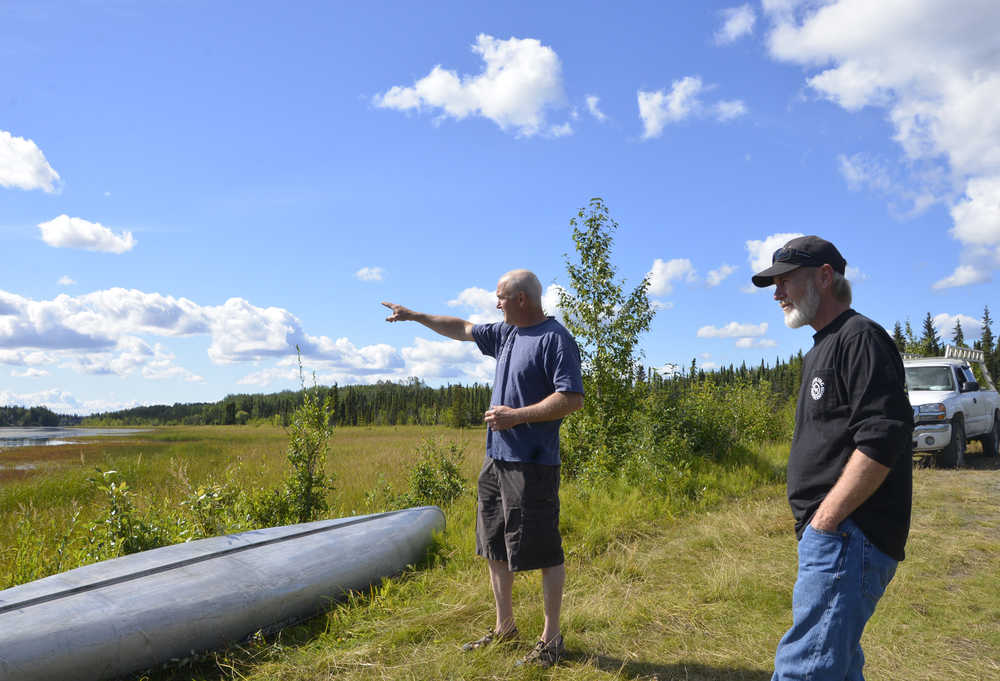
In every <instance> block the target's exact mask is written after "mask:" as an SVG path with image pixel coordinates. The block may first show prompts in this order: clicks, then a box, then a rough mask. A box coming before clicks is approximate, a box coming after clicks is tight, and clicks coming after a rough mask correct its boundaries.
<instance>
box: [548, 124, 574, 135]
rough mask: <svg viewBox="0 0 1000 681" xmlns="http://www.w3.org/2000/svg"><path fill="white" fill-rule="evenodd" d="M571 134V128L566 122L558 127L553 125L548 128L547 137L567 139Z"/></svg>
mask: <svg viewBox="0 0 1000 681" xmlns="http://www.w3.org/2000/svg"><path fill="white" fill-rule="evenodd" d="M572 134H573V126H572V125H570V124H569V123H568V122H566V123H562V124H560V125H553V126H552V127H550V128H549V135H551V136H552V137H569V136H570V135H572Z"/></svg>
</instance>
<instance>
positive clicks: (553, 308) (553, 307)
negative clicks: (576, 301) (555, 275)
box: [542, 284, 563, 322]
mask: <svg viewBox="0 0 1000 681" xmlns="http://www.w3.org/2000/svg"><path fill="white" fill-rule="evenodd" d="M561 290H563V288H562V286H560V285H559V284H549V286H548V288H546V289H545V291H544V292H543V293H542V310H543V311H544V312H545V314H548V315H552V316H553V317H555V318H556V319H558V320H559V321H560V322H561V321H562V320H563V314H562V310H561V309H560V308H559V292H560V291H561Z"/></svg>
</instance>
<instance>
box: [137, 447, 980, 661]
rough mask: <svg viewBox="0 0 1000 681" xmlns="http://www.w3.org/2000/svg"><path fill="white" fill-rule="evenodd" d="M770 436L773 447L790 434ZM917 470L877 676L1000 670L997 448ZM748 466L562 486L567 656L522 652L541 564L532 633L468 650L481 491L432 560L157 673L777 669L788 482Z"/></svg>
mask: <svg viewBox="0 0 1000 681" xmlns="http://www.w3.org/2000/svg"><path fill="white" fill-rule="evenodd" d="M769 451H770V452H771V454H770V455H765V456H764V457H763V458H765V459H767V458H768V456H780V452H781V448H780V447H771V448H769ZM979 463H980V464H981V465H982V464H983V463H984V462H982V461H980V462H979ZM915 475H916V478H915V499H916V501H915V508H914V515H913V528H912V533H911V539H910V543H909V545H908V554H909V557H908V559H907V560H906V561H905V562H903V563H902V564H901V566H900V569H899V572H898V574H897V577H896V579H895V580H894V582H893V583H892V585H891V586H890V588H889V590H888V592H887V594H886V596H885V597H884V599H883V601H882V603H881V604H880V606H879V609H878V610H877V612H876V615H875V617H874V618H873V619H872V621H871V623H870V624H869V627H868V629H867V631H866V634H865V639H864V641H863V644H864V646H865V651H866V655H867V658H868V665H867V668H866V672H867V676H868V678H871V679H889V680H898V681H932V680H933V681H938V680H939V679H950V680H951V679H954V680H957V681H973V680H976V681H979V680H983V679H992V678H998V674H1000V595H998V590H997V588H996V566H997V565H998V564H1000V470H998V466H997V463H996V461H995V460H993V461H992V462H990V461H985V468H980V469H979V470H966V471H957V472H956V471H940V470H933V469H921V470H917V471H915ZM720 477H722V478H726V479H728V478H727V476H720ZM734 479H735V478H734ZM743 479H744V480H745V483H744V484H743V485H742V486H741V487H740V488H738V489H737V488H732V489H731V491H732V492H733V493H734V495H732V496H723V495H720V496H719V497H718V498H714V499H711V500H709V499H705V498H703V499H700V500H695V499H691V498H683V499H679V500H677V501H667V500H664V499H650V498H648V497H644V496H643V495H641V494H636V493H635V492H634V490H629V489H625V488H624V487H612V488H610V489H608V490H606V491H605V492H604V493H603V494H597V493H595V492H594V491H592V490H588V489H584V488H581V487H578V486H577V485H576V484H574V483H572V482H571V483H567V484H565V485H564V487H563V494H562V496H563V514H564V519H565V520H566V521H567V522H566V523H565V524H566V528H565V529H566V533H565V540H566V544H567V549H568V556H569V557H568V560H567V568H568V574H569V578H568V582H567V589H566V597H565V604H564V611H563V629H564V632H565V634H566V641H567V646H568V654H567V657H566V658H565V661H564V662H563V663H562V664H560V665H559V666H558V667H556V668H555V669H552V670H549V671H544V672H543V671H540V670H535V669H519V668H516V667H515V666H514V662H515V661H516V660H517V659H518V657H520V656H521V655H523V654H524V653H525V652H526V651H527V650H528V648H529V647H530V646H531V644H532V641H533V636H534V635H536V634H537V632H538V631H539V630H540V629H541V624H542V613H541V603H540V598H539V583H538V578H537V575H531V574H529V575H522V576H519V577H518V578H517V581H516V582H515V589H514V598H515V603H516V606H517V613H518V624H519V627H520V630H521V632H522V635H521V640H520V641H518V642H516V643H515V644H513V645H510V646H506V647H501V648H497V649H493V650H490V649H487V650H483V651H477V652H474V653H468V654H463V653H461V652H460V650H459V648H460V645H461V644H462V643H463V642H464V641H466V640H469V639H470V638H471V637H473V636H476V635H478V634H479V633H481V632H482V631H484V630H485V629H487V628H488V627H489V626H490V625H491V624H492V617H493V615H492V609H491V605H490V604H491V598H492V597H491V595H490V590H489V585H488V583H487V580H486V578H485V570H484V567H483V565H482V563H481V561H480V560H478V559H476V558H474V557H473V556H472V555H471V552H472V539H471V534H472V526H473V518H472V509H471V507H472V500H471V497H470V498H468V499H466V501H467V503H464V504H463V503H461V502H460V503H458V504H457V505H455V506H454V507H453V508H452V510H451V512H450V514H449V517H448V522H449V528H448V530H447V531H446V533H445V534H444V535H443V537H442V538H441V547H440V549H439V551H438V552H437V554H436V555H437V558H436V562H435V564H434V565H433V566H432V567H431V568H430V569H427V570H423V571H420V572H414V573H410V574H408V575H404V576H403V577H401V578H399V579H395V580H387V581H386V582H384V583H383V585H382V586H381V587H380V588H377V589H374V590H373V591H372V592H370V593H368V594H362V595H358V596H355V597H354V598H353V599H352V600H351V601H349V602H347V603H342V604H339V605H337V606H335V607H334V608H333V609H332V610H331V611H330V612H329V613H328V614H326V615H324V616H322V617H318V618H316V619H314V620H312V621H311V622H310V623H308V624H307V625H305V626H303V627H299V628H294V629H291V630H286V631H285V632H282V634H280V635H278V636H277V637H274V638H272V639H270V640H264V639H261V640H258V641H257V642H256V643H254V644H252V645H251V646H249V647H245V648H243V649H240V650H236V649H232V650H230V651H227V652H225V653H222V654H219V655H217V656H215V657H212V658H211V659H203V660H202V661H201V662H200V663H198V664H196V665H194V666H193V667H190V668H185V669H183V670H180V669H175V670H165V671H159V672H157V673H155V674H152V675H149V676H147V678H148V679H150V680H154V681H165V680H167V679H170V680H171V681H173V680H179V679H200V680H204V681H209V680H212V681H215V680H216V679H252V680H254V681H257V680H261V681H263V680H264V679H284V680H288V681H306V680H308V681H314V680H317V681H318V680H319V679H331V678H336V679H338V680H344V681H353V680H361V679H385V680H396V679H398V680H401V681H402V680H427V681H431V680H438V679H483V680H487V679H508V678H509V679H595V680H598V679H599V680H605V679H642V680H644V681H651V680H653V679H655V680H657V681H668V680H669V681H718V680H724V681H737V680H740V681H767V680H768V679H770V677H771V664H772V656H773V654H774V647H775V645H776V643H777V641H778V639H779V638H780V637H781V635H782V634H783V633H784V631H785V629H786V628H787V627H788V625H789V624H790V623H791V587H792V583H793V581H794V578H795V571H796V555H795V541H794V535H793V533H792V522H791V518H790V515H789V511H788V507H787V503H786V501H785V498H784V488H783V485H781V484H780V483H779V484H776V483H773V482H771V483H764V484H752V481H751V480H748V479H746V478H745V477H744V478H743Z"/></svg>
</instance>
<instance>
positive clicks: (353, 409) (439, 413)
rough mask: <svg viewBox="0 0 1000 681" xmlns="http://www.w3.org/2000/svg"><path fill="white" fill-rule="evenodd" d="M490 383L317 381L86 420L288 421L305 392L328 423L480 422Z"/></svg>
mask: <svg viewBox="0 0 1000 681" xmlns="http://www.w3.org/2000/svg"><path fill="white" fill-rule="evenodd" d="M490 393H491V388H490V386H488V385H479V384H478V383H477V384H473V385H471V386H463V385H448V386H443V387H440V388H431V387H430V386H428V385H427V384H426V383H424V382H423V381H421V380H420V379H417V378H410V379H409V380H406V381H403V382H399V383H394V382H391V381H379V382H378V383H375V384H374V385H349V386H340V385H337V384H334V385H330V386H322V385H317V386H313V387H312V388H307V389H304V390H294V391H293V390H283V391H281V392H277V393H268V394H260V393H258V394H238V395H227V396H226V397H225V398H223V399H222V400H219V401H218V402H196V403H189V404H179V403H178V404H173V405H166V404H161V405H152V406H145V407H134V408H132V409H122V410H119V411H111V412H104V413H100V414H94V415H92V416H88V417H86V418H84V419H83V424H84V425H101V426H139V425H153V426H167V425H190V426H198V425H227V426H228V425H241V424H246V423H274V424H277V425H281V426H288V425H289V423H291V418H292V415H293V414H294V412H295V410H296V409H298V408H299V407H300V406H302V404H303V402H304V401H305V398H306V395H307V394H308V395H311V396H315V397H316V398H317V399H319V400H320V401H321V402H322V401H326V400H328V401H329V404H330V417H329V418H330V425H332V426H367V425H390V426H394V425H447V426H453V427H457V428H462V427H467V426H474V425H479V424H481V423H482V420H483V413H484V412H485V411H486V410H487V409H488V408H489V404H490Z"/></svg>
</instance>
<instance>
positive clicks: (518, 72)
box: [373, 34, 566, 137]
mask: <svg viewBox="0 0 1000 681" xmlns="http://www.w3.org/2000/svg"><path fill="white" fill-rule="evenodd" d="M472 50H473V51H474V52H476V53H477V54H479V55H480V56H481V57H482V59H483V62H484V67H483V71H482V72H481V73H479V74H478V75H475V76H471V75H465V76H461V77H459V75H458V74H457V73H456V72H455V71H449V70H446V69H443V68H442V67H441V66H440V65H438V66H435V67H434V68H433V69H431V72H430V73H429V74H427V75H426V76H424V77H423V78H421V79H420V80H418V81H416V82H415V83H414V84H413V86H412V87H401V86H398V85H397V86H394V87H392V88H390V89H389V90H388V91H386V92H385V93H382V94H379V95H376V96H375V98H374V100H373V101H374V104H375V106H378V107H382V108H389V109H397V110H400V111H408V110H417V111H421V110H423V109H424V108H429V109H432V110H438V111H440V112H441V114H440V115H441V117H452V118H455V119H457V120H462V119H464V118H467V117H468V116H482V117H484V118H488V119H489V120H491V121H493V122H494V123H496V124H497V125H498V126H500V128H501V129H502V130H505V131H506V130H513V131H514V132H515V133H516V134H518V135H523V136H526V137H530V136H532V135H536V134H539V133H543V132H547V133H549V134H554V135H558V134H559V133H560V132H561V133H563V134H565V132H566V130H565V128H562V127H561V126H555V127H549V126H548V124H547V121H546V116H547V112H548V110H549V109H552V108H555V107H559V106H562V105H563V104H564V102H565V94H564V91H563V83H562V65H561V64H560V62H559V57H558V56H557V55H556V53H555V51H554V50H553V49H552V48H551V47H548V46H546V45H542V44H541V42H539V41H538V40H535V39H533V38H525V39H520V38H510V39H509V40H498V39H497V38H494V37H493V36H489V35H485V34H480V35H479V36H477V38H476V44H475V45H473V46H472Z"/></svg>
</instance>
